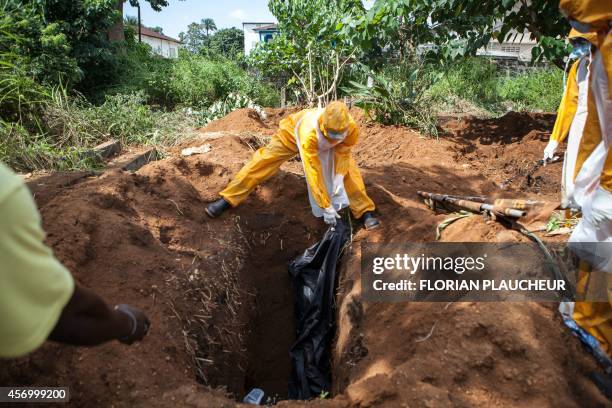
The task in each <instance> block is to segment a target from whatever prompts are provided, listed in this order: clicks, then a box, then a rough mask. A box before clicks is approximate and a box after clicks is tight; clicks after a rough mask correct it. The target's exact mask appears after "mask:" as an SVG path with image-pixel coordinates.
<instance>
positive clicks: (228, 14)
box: [123, 0, 276, 38]
mask: <svg viewBox="0 0 612 408" xmlns="http://www.w3.org/2000/svg"><path fill="white" fill-rule="evenodd" d="M140 4H141V5H142V6H141V10H140V14H141V18H142V24H143V25H146V26H147V27H155V26H160V27H162V28H163V29H164V34H166V35H169V36H170V37H174V38H178V35H179V33H180V32H181V31H187V25H189V24H190V23H193V22H194V21H197V22H199V21H200V20H202V19H203V18H212V19H213V20H215V23H216V24H217V28H229V27H237V28H242V23H243V22H245V21H261V22H275V21H276V19H275V18H274V16H273V15H272V13H270V10H268V0H224V1H219V0H184V1H179V0H170V1H169V5H168V7H164V8H163V9H162V11H160V12H156V11H153V9H151V7H150V6H149V3H147V2H145V1H142V2H141V3H140ZM123 14H124V15H125V16H137V15H138V12H137V11H136V8H135V7H131V6H130V4H129V3H128V2H126V3H125V4H124V5H123Z"/></svg>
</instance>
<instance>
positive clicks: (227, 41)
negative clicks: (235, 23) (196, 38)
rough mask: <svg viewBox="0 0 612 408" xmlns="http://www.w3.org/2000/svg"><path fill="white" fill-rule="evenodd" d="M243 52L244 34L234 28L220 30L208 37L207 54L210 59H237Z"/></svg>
mask: <svg viewBox="0 0 612 408" xmlns="http://www.w3.org/2000/svg"><path fill="white" fill-rule="evenodd" d="M243 51H244V32H243V31H242V30H239V29H237V28H235V27H232V28H222V29H220V30H218V31H215V33H214V34H213V35H211V36H210V41H209V46H208V52H209V55H210V56H212V57H215V56H222V57H224V58H228V59H234V60H235V59H238V57H239V56H241V55H242V53H243Z"/></svg>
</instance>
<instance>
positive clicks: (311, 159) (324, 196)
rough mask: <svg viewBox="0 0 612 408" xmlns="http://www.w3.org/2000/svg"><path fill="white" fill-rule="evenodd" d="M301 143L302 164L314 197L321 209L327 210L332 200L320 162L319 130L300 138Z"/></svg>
mask: <svg viewBox="0 0 612 408" xmlns="http://www.w3.org/2000/svg"><path fill="white" fill-rule="evenodd" d="M300 143H301V145H302V162H303V163H304V170H305V173H306V180H307V181H308V185H309V186H310V191H311V192H312V196H313V198H314V200H315V201H316V203H317V205H318V206H319V207H321V208H327V207H329V206H330V205H331V200H330V198H329V194H328V193H327V187H326V186H325V179H324V178H323V170H322V168H321V160H319V141H318V138H317V130H316V129H314V128H313V129H310V130H309V131H308V133H307V134H305V135H304V136H300Z"/></svg>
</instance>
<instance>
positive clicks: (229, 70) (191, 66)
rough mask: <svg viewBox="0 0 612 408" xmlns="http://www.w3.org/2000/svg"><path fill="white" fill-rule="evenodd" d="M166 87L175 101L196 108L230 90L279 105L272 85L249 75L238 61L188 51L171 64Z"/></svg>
mask: <svg viewBox="0 0 612 408" xmlns="http://www.w3.org/2000/svg"><path fill="white" fill-rule="evenodd" d="M167 89H168V94H169V95H170V96H171V98H172V100H173V102H174V103H175V104H177V105H181V106H189V107H194V108H197V109H201V108H206V107H208V106H210V105H212V104H213V103H214V102H215V101H218V100H224V99H225V98H226V97H227V96H228V95H229V94H230V93H238V94H242V95H245V96H247V97H249V98H250V99H252V100H253V101H254V102H256V103H259V104H261V105H265V106H273V105H276V104H278V96H277V95H276V92H275V91H274V90H273V89H272V88H271V87H269V86H267V85H265V84H263V83H262V82H260V81H258V80H257V79H254V78H252V77H251V76H249V75H248V74H247V72H246V71H245V70H244V69H242V68H241V67H240V66H238V64H236V63H235V62H233V61H229V60H210V59H207V58H205V57H203V56H200V55H189V54H187V53H181V58H179V59H178V61H176V62H175V63H174V64H173V65H172V68H171V69H170V76H169V78H168V81H167Z"/></svg>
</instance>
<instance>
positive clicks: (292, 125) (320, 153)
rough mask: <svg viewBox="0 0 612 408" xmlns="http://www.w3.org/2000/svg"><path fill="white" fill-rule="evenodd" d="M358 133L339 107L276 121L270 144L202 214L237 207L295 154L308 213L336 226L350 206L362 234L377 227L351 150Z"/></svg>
mask: <svg viewBox="0 0 612 408" xmlns="http://www.w3.org/2000/svg"><path fill="white" fill-rule="evenodd" d="M358 138H359V129H358V127H357V125H356V124H355V121H354V120H353V118H352V117H351V115H350V114H349V111H348V108H347V106H346V105H345V104H344V103H342V102H338V101H336V102H332V103H330V104H329V105H328V106H327V107H326V108H324V109H306V110H302V111H300V112H298V113H295V114H293V115H290V116H289V117H287V118H285V119H283V120H282V121H281V122H280V125H279V130H278V131H277V132H276V134H275V135H274V136H273V137H272V140H271V141H270V143H269V144H268V145H267V146H265V147H262V148H261V149H259V150H257V151H256V152H255V154H254V155H253V158H252V159H251V161H250V162H249V163H247V164H246V165H245V166H244V167H243V168H242V169H241V170H240V171H239V172H238V174H237V175H236V176H235V177H234V179H233V180H232V181H231V182H230V183H229V185H228V186H227V187H226V188H225V190H223V191H221V193H220V194H219V195H220V196H221V197H222V198H221V199H220V200H217V201H215V202H213V203H211V204H209V205H208V206H207V207H206V214H208V215H209V216H210V217H213V218H214V217H218V216H219V215H221V214H222V213H223V212H224V211H225V210H226V209H228V208H229V207H230V206H231V207H236V206H237V205H239V204H240V203H242V202H243V201H244V200H245V199H246V198H247V196H248V195H249V194H250V193H251V192H252V191H253V189H254V188H255V187H256V186H257V185H258V184H260V183H262V182H264V181H265V180H267V179H268V178H270V177H271V176H273V175H274V174H276V172H277V171H278V169H279V168H280V166H281V165H282V164H283V163H284V162H286V161H287V160H289V159H291V158H292V157H294V156H295V155H297V154H299V155H300V157H301V159H302V164H303V165H304V173H305V174H306V182H307V186H308V195H309V198H310V204H311V207H312V212H313V214H314V215H315V216H316V217H323V219H324V221H325V222H326V223H327V224H330V225H335V223H336V219H337V218H340V215H339V214H338V211H340V210H341V209H343V208H346V207H350V209H351V212H352V213H353V216H354V217H355V218H363V222H364V225H365V227H366V228H367V229H374V228H376V227H378V226H379V225H380V222H379V221H378V220H377V219H376V218H375V217H374V215H373V211H374V209H375V206H374V202H373V201H372V200H371V199H370V197H368V195H367V194H366V191H365V185H364V183H363V179H362V178H361V174H360V173H359V169H358V168H357V164H356V163H355V160H354V159H353V157H352V156H351V148H352V147H353V146H354V145H355V144H356V143H357V139H358Z"/></svg>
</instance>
